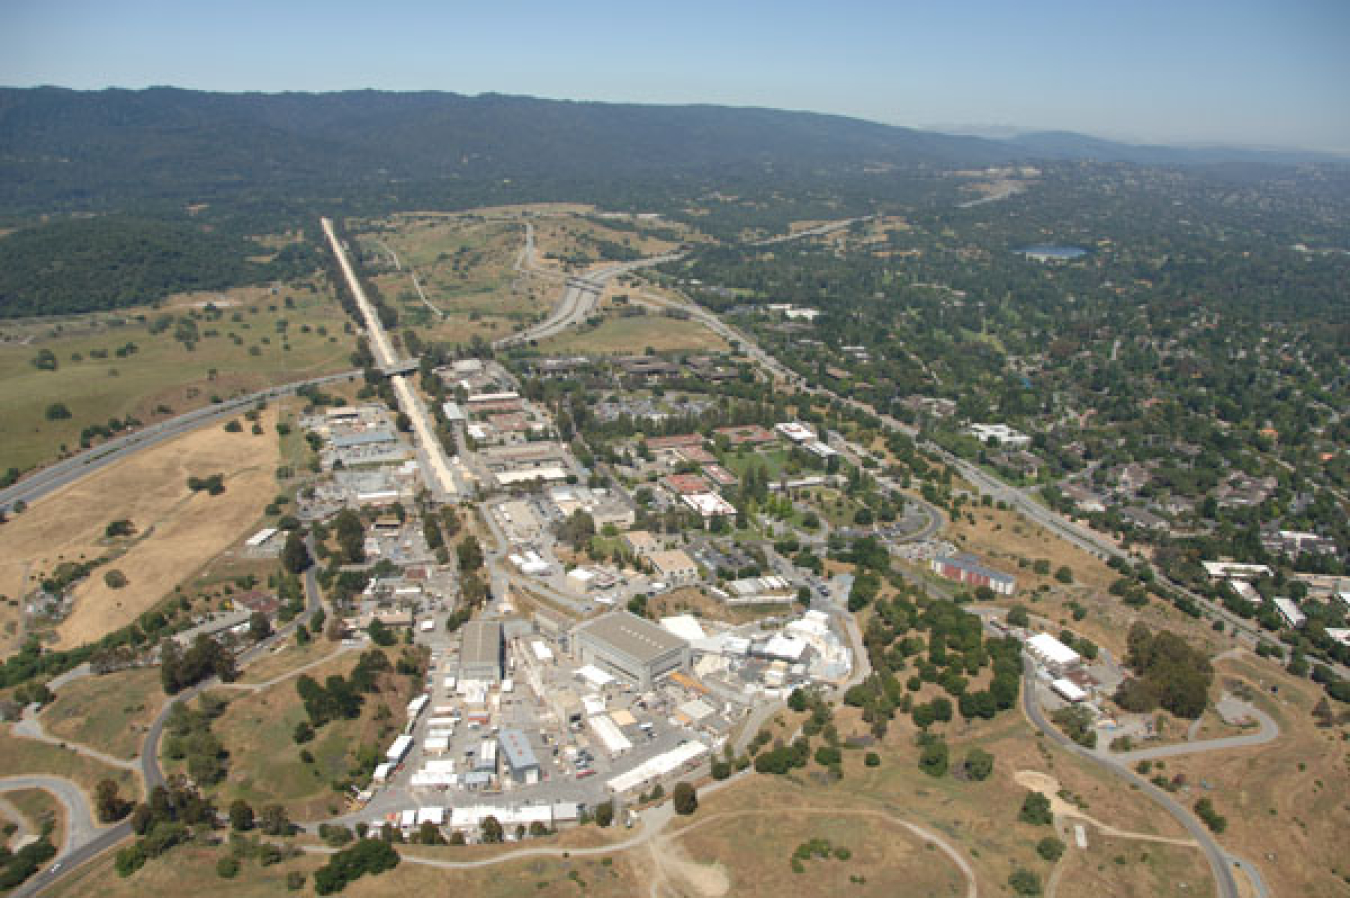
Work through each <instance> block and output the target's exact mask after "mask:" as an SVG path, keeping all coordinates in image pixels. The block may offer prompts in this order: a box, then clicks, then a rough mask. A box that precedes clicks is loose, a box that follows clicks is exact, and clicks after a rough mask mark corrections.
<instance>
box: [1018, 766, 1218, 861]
mask: <svg viewBox="0 0 1350 898" xmlns="http://www.w3.org/2000/svg"><path fill="white" fill-rule="evenodd" d="M1013 779H1014V780H1015V781H1016V782H1017V784H1018V785H1019V786H1022V787H1024V788H1027V789H1030V790H1031V791H1032V792H1039V793H1040V794H1042V795H1044V796H1045V797H1046V798H1048V799H1050V813H1052V814H1054V815H1055V816H1056V817H1060V818H1064V819H1072V820H1082V821H1083V822H1084V823H1090V824H1092V825H1093V826H1095V827H1096V828H1097V829H1099V830H1101V832H1102V833H1103V834H1104V835H1108V836H1111V837H1113V838H1117V839H1134V840H1136V841H1140V842H1161V843H1162V844H1164V845H1180V846H1183V847H1185V848H1198V847H1200V846H1199V845H1197V844H1196V842H1195V840H1194V839H1178V838H1174V837H1172V836H1155V835H1152V834H1150V833H1136V832H1130V831H1129V830H1124V829H1117V828H1116V827H1114V826H1110V825H1108V824H1105V823H1102V822H1101V821H1100V820H1098V819H1096V818H1095V817H1092V816H1089V815H1088V814H1085V813H1083V811H1082V809H1080V808H1078V807H1076V806H1074V805H1072V804H1069V803H1068V802H1067V801H1065V800H1064V799H1062V798H1060V797H1059V791H1060V789H1059V780H1057V779H1055V778H1054V777H1053V776H1051V775H1050V774H1048V773H1039V772H1037V771H1035V770H1019V771H1017V773H1016V774H1014V775H1013Z"/></svg>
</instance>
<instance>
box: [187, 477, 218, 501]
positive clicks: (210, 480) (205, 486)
mask: <svg viewBox="0 0 1350 898" xmlns="http://www.w3.org/2000/svg"><path fill="white" fill-rule="evenodd" d="M187 486H188V489H190V490H192V491H193V492H194V493H199V492H203V491H205V492H206V493H207V495H210V496H219V495H220V494H221V493H223V492H225V475H224V474H209V475H207V476H206V477H195V476H194V477H189V478H188V479H187Z"/></svg>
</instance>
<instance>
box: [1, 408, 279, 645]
mask: <svg viewBox="0 0 1350 898" xmlns="http://www.w3.org/2000/svg"><path fill="white" fill-rule="evenodd" d="M275 421H276V409H275V408H269V409H268V410H266V411H265V412H264V413H263V415H262V417H261V424H262V426H263V430H264V433H263V434H261V435H254V434H252V433H250V432H249V428H247V427H245V428H244V430H243V431H242V432H241V433H227V432H225V431H224V429H223V427H222V425H220V424H210V425H207V426H205V427H203V428H200V429H198V430H195V431H193V432H191V433H188V434H185V435H183V436H181V437H178V438H176V439H174V440H171V441H169V442H167V443H164V444H162V445H160V446H156V447H154V448H151V449H147V450H145V451H143V452H138V453H136V454H134V455H132V456H130V457H128V458H126V459H125V460H122V461H119V462H116V463H114V464H112V465H109V466H108V467H107V468H104V469H102V470H100V471H98V472H97V473H95V474H92V475H90V476H88V477H86V478H84V479H82V480H79V481H77V482H76V483H73V484H71V485H70V486H68V487H65V488H64V489H61V490H59V491H57V492H56V493H53V494H52V495H50V496H48V497H46V498H44V499H42V500H41V501H39V502H37V503H36V504H34V505H33V507H31V508H30V509H29V510H28V511H26V512H24V513H23V514H21V515H19V516H18V517H16V518H15V519H14V520H12V521H11V522H9V523H8V524H6V525H5V526H4V527H3V528H0V593H3V594H5V595H8V596H11V597H13V596H18V595H20V594H22V592H23V591H24V589H25V586H26V585H27V584H35V583H36V582H38V581H39V580H40V579H41V577H42V576H43V575H44V574H48V573H50V572H51V571H52V570H54V569H55V567H56V565H57V564H59V563H60V562H62V561H79V560H82V559H94V558H98V557H101V556H103V555H104V554H105V553H107V552H109V551H112V550H114V549H117V550H119V551H120V550H121V549H123V548H124V549H125V553H124V554H122V555H121V556H120V557H118V558H116V559H115V560H113V561H110V562H108V563H107V564H106V565H104V566H103V567H101V568H98V569H96V570H95V571H94V573H93V575H92V576H91V577H89V578H88V579H87V580H85V581H84V582H83V583H82V584H80V585H79V586H78V587H76V589H75V593H74V595H75V605H74V610H73V612H72V613H71V615H70V617H69V618H67V619H66V620H65V621H64V622H63V623H62V624H61V625H60V626H59V627H58V628H57V634H58V637H59V644H60V645H62V646H70V645H78V644H80V643H83V642H88V641H91V640H94V639H98V638H99V637H101V636H102V635H104V634H105V633H108V632H109V631H111V630H115V629H117V628H118V627H121V626H123V625H125V624H127V623H129V622H131V621H133V620H135V618H136V617H137V615H139V614H141V613H142V612H143V611H146V610H147V609H149V608H151V607H152V606H154V605H155V604H156V603H157V602H158V601H159V600H160V599H162V598H163V597H164V596H165V595H166V594H167V593H169V592H170V591H171V590H172V589H173V588H174V586H175V585H177V584H178V583H180V582H183V581H184V580H186V579H188V578H189V577H190V576H191V575H192V574H193V573H194V572H195V571H196V570H197V569H198V568H200V567H201V566H202V565H204V564H206V563H207V562H208V561H210V560H211V559H212V558H214V557H215V556H216V555H218V554H219V553H220V552H221V551H223V550H224V549H225V548H227V547H228V546H229V545H230V544H231V543H232V542H234V541H235V540H238V539H241V538H243V537H245V536H247V535H248V530H249V528H250V527H252V526H253V525H254V524H255V523H256V522H257V521H258V519H259V518H260V516H261V514H262V510H263V507H264V506H265V505H266V504H267V503H268V502H269V501H270V499H271V498H272V496H273V495H274V494H275V493H276V488H275V487H276V481H275V474H276V467H277V461H278V458H279V451H278V445H277V444H278V441H277V436H276V432H275ZM216 473H220V474H223V475H225V492H224V493H222V494H221V495H219V496H209V495H207V494H206V493H205V492H204V491H202V492H197V493H194V492H192V491H191V490H189V489H188V486H187V479H188V477H190V476H198V477H205V476H208V475H211V474H216ZM123 518H125V519H127V520H130V521H131V522H132V523H133V524H134V525H135V527H136V530H137V533H136V535H135V536H133V537H131V538H129V539H127V538H124V539H122V540H119V541H116V542H117V543H120V544H121V545H113V544H109V541H108V540H106V539H105V538H104V528H105V527H106V526H107V524H108V523H109V522H110V521H113V520H116V519H123ZM110 569H116V570H120V571H122V572H123V573H124V574H125V575H126V578H127V580H128V585H127V586H125V587H122V588H120V589H113V588H111V587H109V586H108V585H107V584H106V583H105V582H104V578H103V574H104V573H105V572H106V571H107V570H110ZM7 610H10V609H7ZM13 647H14V646H13V641H12V637H11V642H10V648H11V649H12V648H13Z"/></svg>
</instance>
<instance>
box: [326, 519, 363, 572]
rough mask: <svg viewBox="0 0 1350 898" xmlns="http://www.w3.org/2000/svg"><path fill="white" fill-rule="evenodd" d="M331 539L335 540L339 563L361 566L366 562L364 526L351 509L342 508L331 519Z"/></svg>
mask: <svg viewBox="0 0 1350 898" xmlns="http://www.w3.org/2000/svg"><path fill="white" fill-rule="evenodd" d="M333 538H334V539H335V540H337V546H338V555H337V560H338V562H339V563H341V564H361V563H362V562H364V561H365V560H366V548H365V544H366V526H365V524H363V523H362V522H361V516H360V515H359V514H357V513H356V512H355V511H353V510H352V509H350V508H344V509H342V511H340V512H338V513H337V516H336V517H335V518H333Z"/></svg>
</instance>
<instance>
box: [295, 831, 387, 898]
mask: <svg viewBox="0 0 1350 898" xmlns="http://www.w3.org/2000/svg"><path fill="white" fill-rule="evenodd" d="M399 860H400V858H399V856H398V852H397V851H395V850H394V848H393V846H391V845H390V844H389V843H388V842H386V841H384V840H383V839H362V840H361V841H360V842H357V843H356V844H355V845H353V846H352V847H350V848H344V849H342V850H341V851H339V852H338V853H337V854H334V855H333V856H332V857H331V858H330V859H329V861H328V863H326V864H324V865H323V866H322V867H320V868H319V869H317V870H315V871H314V891H315V892H316V893H317V894H319V895H331V894H332V893H334V892H340V891H342V890H343V889H344V888H346V887H347V883H349V882H352V881H353V880H356V879H359V878H360V877H362V876H364V875H366V874H367V873H369V874H371V875H372V876H377V875H379V874H380V873H383V872H384V871H386V870H392V869H393V868H395V867H397V866H398V862H399Z"/></svg>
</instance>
